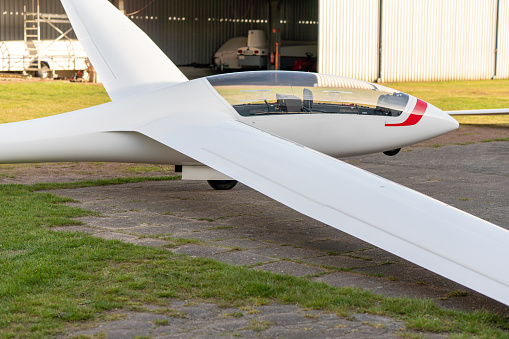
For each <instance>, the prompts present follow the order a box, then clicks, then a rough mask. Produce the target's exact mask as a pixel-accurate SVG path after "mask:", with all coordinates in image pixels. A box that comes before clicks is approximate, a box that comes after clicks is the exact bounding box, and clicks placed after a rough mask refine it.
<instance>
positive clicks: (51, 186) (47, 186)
mask: <svg viewBox="0 0 509 339" xmlns="http://www.w3.org/2000/svg"><path fill="white" fill-rule="evenodd" d="M180 179H181V176H180V175H174V176H164V177H128V178H112V179H97V180H84V181H75V182H66V183H52V182H50V183H38V184H33V185H29V186H27V187H28V188H29V189H30V190H32V191H42V190H56V189H73V188H83V187H94V186H111V185H122V184H133V183H138V182H144V181H165V180H180Z"/></svg>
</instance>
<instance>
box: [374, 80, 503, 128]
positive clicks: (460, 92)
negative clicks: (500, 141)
mask: <svg viewBox="0 0 509 339" xmlns="http://www.w3.org/2000/svg"><path fill="white" fill-rule="evenodd" d="M383 85H385V86H388V87H391V88H395V89H398V90H400V91H402V92H405V93H408V94H411V95H414V96H416V97H418V98H419V99H422V100H424V101H427V102H429V103H431V104H433V105H435V106H436V107H438V108H440V109H442V110H444V111H456V110H469V109H491V108H509V80H480V81H448V82H417V83H386V84H385V83H384V84H383ZM454 118H455V119H457V120H458V121H459V122H460V123H461V124H482V125H487V124H497V125H500V124H503V125H509V115H498V116H455V117H454Z"/></svg>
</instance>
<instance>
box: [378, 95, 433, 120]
mask: <svg viewBox="0 0 509 339" xmlns="http://www.w3.org/2000/svg"><path fill="white" fill-rule="evenodd" d="M427 107H428V104H427V103H426V102H425V101H422V100H421V99H417V103H416V104H415V107H414V110H413V111H412V113H410V116H409V117H408V118H407V119H406V120H405V121H403V122H400V123H399V124H385V126H412V125H415V124H417V123H418V122H419V120H421V118H422V116H423V115H424V112H426V108H427Z"/></svg>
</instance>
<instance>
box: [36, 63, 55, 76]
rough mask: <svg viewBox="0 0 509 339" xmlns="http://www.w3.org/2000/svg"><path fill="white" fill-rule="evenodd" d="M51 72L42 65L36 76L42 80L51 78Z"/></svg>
mask: <svg viewBox="0 0 509 339" xmlns="http://www.w3.org/2000/svg"><path fill="white" fill-rule="evenodd" d="M50 72H51V70H50V68H49V67H48V66H47V65H46V64H42V65H41V69H39V70H38V71H36V72H35V74H36V76H37V77H38V78H41V79H47V78H49V74H50Z"/></svg>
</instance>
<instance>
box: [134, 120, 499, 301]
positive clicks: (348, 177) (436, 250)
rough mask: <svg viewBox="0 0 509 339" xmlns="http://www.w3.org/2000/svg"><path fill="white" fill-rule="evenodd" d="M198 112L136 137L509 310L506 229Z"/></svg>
mask: <svg viewBox="0 0 509 339" xmlns="http://www.w3.org/2000/svg"><path fill="white" fill-rule="evenodd" d="M202 113H203V114H202V115H203V116H208V117H209V118H210V117H211V116H213V115H214V112H213V111H207V112H202ZM200 114H201V113H199V112H197V114H196V115H195V116H192V117H191V116H188V117H187V118H184V117H183V119H187V121H183V120H181V121H179V124H178V125H179V126H178V127H177V126H174V127H172V124H173V121H174V120H173V119H169V121H167V122H165V121H164V120H159V121H158V122H156V123H153V124H148V125H146V126H144V127H143V128H140V129H138V132H140V133H142V134H144V135H146V136H148V137H150V138H153V139H155V140H156V141H158V142H160V143H163V144H165V145H167V146H168V147H171V148H173V149H175V150H176V151H178V152H181V153H183V154H186V155H187V156H190V157H192V158H194V159H195V160H197V161H200V162H202V163H203V164H205V165H208V166H210V167H212V168H214V169H216V170H218V171H220V172H222V173H224V174H226V175H228V176H230V177H232V178H235V179H236V180H239V181H241V182H243V183H244V184H246V185H248V186H250V187H251V188H253V189H255V190H257V191H259V192H261V193H263V194H265V195H267V196H269V197H271V198H273V199H275V200H277V201H279V202H281V203H283V204H285V205H287V206H289V207H291V208H293V209H295V210H297V211H299V212H301V213H303V214H305V215H307V216H310V217H312V218H314V219H317V220H319V221H321V222H324V223H326V224H328V225H330V226H332V227H334V228H337V229H339V230H341V231H344V232H346V233H349V234H351V235H353V236H355V237H358V238H360V239H362V240H365V241H367V242H369V243H371V244H374V245H376V246H378V247H380V248H383V249H385V250H387V251H389V252H392V253H394V254H396V255H398V256H400V257H402V258H405V259H407V260H409V261H412V262H414V263H416V264H418V265H420V266H423V267H425V268H427V269H429V270H431V271H434V272H436V273H438V274H440V275H442V276H445V277H447V278H449V279H451V280H453V281H456V282H458V283H460V284H463V285H465V286H467V287H469V288H471V289H474V290H476V291H478V292H480V293H483V294H485V295H487V296H489V297H491V298H493V299H496V300H498V301H500V302H502V303H505V304H507V305H509V271H508V269H507V263H506V262H505V261H506V258H508V257H509V247H508V246H507V244H509V232H508V231H506V230H504V229H502V228H500V227H498V226H496V225H493V224H491V223H489V222H487V221H484V220H482V219H479V218H477V217H475V216H472V215H470V214H468V213H465V212H462V211H460V210H458V209H456V208H454V207H451V206H449V205H446V204H444V203H442V202H440V201H437V200H435V199H432V198H430V197H427V196H425V195H423V194H420V193H418V192H415V191H413V190H411V189H408V188H406V187H403V186H401V185H398V184H395V183H393V182H391V181H389V180H386V179H384V178H381V177H378V176H376V175H374V174H371V173H369V172H366V171H364V170H361V169H358V168H356V167H354V166H351V165H348V164H346V163H344V162H341V161H339V160H336V159H333V158H330V157H328V156H326V155H324V154H322V153H319V152H316V151H314V150H312V149H309V148H306V147H303V146H301V145H298V144H295V143H293V142H291V141H287V140H284V139H281V138H279V137H277V136H274V135H271V134H269V133H266V132H264V131H261V130H257V129H255V128H253V127H250V126H247V125H245V124H243V123H241V122H239V121H235V120H229V119H222V120H221V119H218V120H216V121H215V122H214V123H213V124H210V125H205V124H202V125H201V126H196V125H195V124H194V123H193V120H195V119H196V117H197V116H200ZM223 117H224V116H223ZM172 120H173V121H172ZM218 121H219V122H218ZM173 125H174V124H173ZM297 183H298V184H297Z"/></svg>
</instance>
